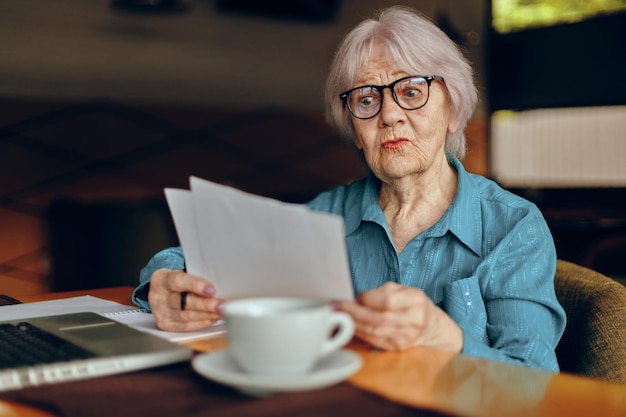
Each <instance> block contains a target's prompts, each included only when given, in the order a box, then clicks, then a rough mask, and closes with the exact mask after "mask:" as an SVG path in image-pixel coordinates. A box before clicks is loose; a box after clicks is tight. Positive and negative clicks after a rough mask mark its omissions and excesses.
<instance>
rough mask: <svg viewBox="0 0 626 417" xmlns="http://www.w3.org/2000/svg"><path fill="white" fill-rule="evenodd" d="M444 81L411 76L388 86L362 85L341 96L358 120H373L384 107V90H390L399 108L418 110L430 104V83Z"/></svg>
mask: <svg viewBox="0 0 626 417" xmlns="http://www.w3.org/2000/svg"><path fill="white" fill-rule="evenodd" d="M433 80H437V81H443V77H440V76H438V75H411V76H409V77H404V78H400V79H399V80H396V81H394V82H392V83H391V84H388V85H362V86H360V87H356V88H353V89H351V90H348V91H344V92H343V93H341V94H339V98H340V99H341V100H342V101H343V102H344V104H345V105H347V106H348V109H349V110H350V113H352V115H353V116H354V117H356V118H357V119H371V118H372V117H374V116H376V115H377V114H378V113H380V109H382V107H383V90H384V89H385V88H389V89H390V90H391V95H392V96H393V99H394V101H395V102H396V103H397V104H398V106H400V107H402V108H403V109H405V110H416V109H419V108H420V107H424V106H425V105H426V103H428V96H429V95H430V83H432V82H433Z"/></svg>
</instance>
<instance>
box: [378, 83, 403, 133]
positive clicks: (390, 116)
mask: <svg viewBox="0 0 626 417" xmlns="http://www.w3.org/2000/svg"><path fill="white" fill-rule="evenodd" d="M382 94H383V102H382V105H381V109H380V121H381V123H382V124H383V125H384V126H395V125H396V124H397V123H398V122H399V121H401V120H402V119H403V118H404V116H405V114H404V109H402V107H400V106H399V105H398V103H396V101H395V100H394V98H393V93H392V92H391V90H390V89H388V88H385V89H384V90H383V92H382Z"/></svg>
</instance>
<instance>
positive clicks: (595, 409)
mask: <svg viewBox="0 0 626 417" xmlns="http://www.w3.org/2000/svg"><path fill="white" fill-rule="evenodd" d="M131 291H132V288H130V287H117V288H109V289H98V290H92V291H73V292H66V293H56V294H43V295H37V296H22V297H19V299H20V300H21V301H23V302H34V301H43V300H49V299H56V298H63V297H69V296H77V295H85V294H90V295H93V296H97V297H101V298H106V299H109V300H112V301H117V302H120V303H123V304H131V301H130V295H131ZM0 308H1V307H0ZM0 311H1V310H0ZM225 345H226V341H225V339H224V338H223V336H222V337H217V338H215V337H214V338H211V339H207V340H200V341H196V342H193V344H191V345H190V346H191V347H192V348H194V349H195V350H197V351H209V350H215V349H219V348H223V347H224V346H225ZM349 348H350V349H352V350H354V351H356V352H358V353H359V354H361V355H362V357H363V360H364V365H363V368H362V369H361V370H360V371H359V372H357V373H356V374H355V375H353V376H352V377H351V378H349V380H348V383H349V384H351V385H353V386H356V387H358V388H359V389H361V390H365V391H368V392H371V393H374V394H376V396H380V397H382V398H384V399H386V400H388V401H390V402H393V403H397V404H402V405H404V406H408V407H411V408H412V409H415V410H416V412H417V410H429V411H424V413H426V414H411V415H455V416H468V417H475V416H477V417H480V416H499V417H507V416H511V417H517V416H525V417H526V416H546V417H547V416H550V417H554V416H568V417H576V416H581V417H583V416H584V417H588V416H596V415H597V416H603V417H610V416H626V385H618V384H610V383H606V382H602V381H598V380H593V379H589V378H582V377H578V376H574V375H566V374H558V375H554V374H550V373H546V372H541V371H536V370H531V369H526V368H522V367H517V366H511V365H507V364H503V363H499V362H493V361H486V360H481V359H476V358H471V357H468V356H464V355H453V354H449V353H446V352H441V351H438V350H434V349H428V348H414V349H410V350H407V351H404V352H397V353H396V352H380V351H375V350H372V349H371V348H369V347H368V346H366V345H364V344H362V343H359V342H356V341H355V342H353V343H351V344H350V345H349ZM336 389H339V388H336ZM352 389H353V388H352ZM284 395H285V396H286V397H285V398H286V400H285V401H287V400H288V399H289V395H292V394H284ZM354 406H355V407H358V404H354ZM355 412H356V413H357V414H361V413H359V412H358V411H355ZM431 413H432V414H431ZM402 415H405V414H402ZM406 415H408V414H406ZM9 416H11V417H12V416H25V417H35V416H38V417H43V416H46V417H50V416H53V414H49V413H46V412H44V411H41V410H39V409H36V408H32V407H27V406H25V405H23V404H19V403H15V402H9V401H6V400H0V417H9Z"/></svg>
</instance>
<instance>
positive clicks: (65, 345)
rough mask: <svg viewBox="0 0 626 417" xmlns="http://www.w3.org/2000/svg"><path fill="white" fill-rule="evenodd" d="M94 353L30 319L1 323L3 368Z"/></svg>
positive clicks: (74, 357)
mask: <svg viewBox="0 0 626 417" xmlns="http://www.w3.org/2000/svg"><path fill="white" fill-rule="evenodd" d="M94 356H95V355H94V354H92V353H91V352H89V351H87V350H85V349H83V348H81V347H80V346H77V345H74V344H72V343H71V342H69V341H67V340H63V339H61V338H59V337H57V336H55V335H54V334H52V333H50V332H47V331H45V330H43V329H41V328H39V327H36V326H34V325H32V324H30V323H27V322H21V323H17V324H0V370H1V369H11V368H18V367H23V366H32V365H42V364H49V363H55V362H63V361H71V360H77V359H87V358H91V357H94Z"/></svg>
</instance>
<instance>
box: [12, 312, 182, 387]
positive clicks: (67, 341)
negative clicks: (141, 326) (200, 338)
mask: <svg viewBox="0 0 626 417" xmlns="http://www.w3.org/2000/svg"><path fill="white" fill-rule="evenodd" d="M191 355H192V351H191V349H189V348H187V347H185V346H182V345H178V344H176V343H173V342H170V341H167V340H165V339H162V338H159V337H157V336H154V335H151V334H148V333H144V332H140V331H139V330H135V329H133V328H131V327H128V326H127V325H125V324H121V323H118V322H116V321H113V320H111V319H109V318H106V317H103V316H101V315H99V314H96V313H71V314H64V315H58V316H46V317H37V318H30V319H20V320H11V321H4V322H2V321H0V391H8V390H15V389H20V388H25V387H31V386H38V385H44V384H52V383H58V382H64V381H70V380H77V379H85V378H92V377H96V376H103V375H111V374H118V373H122V372H129V371H136V370H140V369H146V368H152V367H157V366H161V365H167V364H172V363H176V362H181V361H185V360H189V359H190V358H191Z"/></svg>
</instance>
